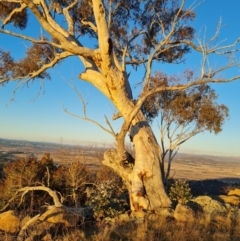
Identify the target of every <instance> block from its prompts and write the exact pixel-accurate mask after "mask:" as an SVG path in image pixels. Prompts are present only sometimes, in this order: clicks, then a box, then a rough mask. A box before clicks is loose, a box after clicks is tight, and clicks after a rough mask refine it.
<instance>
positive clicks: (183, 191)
mask: <svg viewBox="0 0 240 241" xmlns="http://www.w3.org/2000/svg"><path fill="white" fill-rule="evenodd" d="M169 197H170V199H171V200H173V201H177V202H178V203H182V204H186V203H187V202H188V201H189V200H190V199H191V198H192V194H191V188H190V187H189V184H188V183H187V182H186V180H176V181H175V182H174V183H173V184H172V186H171V188H170V191H169Z"/></svg>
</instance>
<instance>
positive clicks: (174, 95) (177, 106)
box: [141, 70, 229, 187]
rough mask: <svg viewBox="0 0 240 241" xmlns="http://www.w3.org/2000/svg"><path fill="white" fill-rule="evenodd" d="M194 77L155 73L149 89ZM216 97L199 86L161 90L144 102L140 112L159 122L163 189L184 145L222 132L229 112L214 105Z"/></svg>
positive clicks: (208, 87) (187, 73) (205, 88)
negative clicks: (175, 158) (198, 135)
mask: <svg viewBox="0 0 240 241" xmlns="http://www.w3.org/2000/svg"><path fill="white" fill-rule="evenodd" d="M193 76H194V72H193V71H190V70H186V71H185V73H184V74H183V75H182V76H167V75H165V74H163V73H160V72H158V73H156V74H155V76H153V77H152V78H151V81H150V85H151V87H150V88H152V89H153V88H156V87H157V86H158V85H159V84H161V85H166V84H168V83H169V82H175V83H181V82H182V78H183V79H185V80H191V79H192V78H193ZM217 97H218V96H217V94H216V93H215V91H214V90H213V89H212V88H211V87H210V86H209V85H206V84H202V85H198V86H193V87H190V88H188V89H186V90H174V91H169V90H163V91H161V92H158V93H155V94H153V95H151V96H149V97H148V98H147V99H146V101H145V102H144V103H143V105H142V108H141V109H142V111H143V113H144V115H145V116H146V118H147V120H148V121H149V122H153V120H157V123H158V127H159V131H160V133H159V135H160V146H161V149H162V153H161V163H160V168H161V171H162V178H163V181H164V184H165V187H166V186H167V183H168V179H169V175H170V171H171V164H172V161H173V159H174V157H175V156H176V154H177V153H178V151H179V148H180V146H181V145H182V144H183V143H185V142H186V141H188V140H189V139H190V138H192V137H194V136H196V135H197V134H199V133H201V132H205V131H209V132H213V133H214V134H218V133H219V132H221V131H222V125H223V124H224V121H225V120H226V118H227V117H228V116H229V114H228V112H229V111H228V108H227V106H225V105H223V104H218V103H217V102H216V100H217ZM153 123H155V122H153ZM173 175H174V174H173Z"/></svg>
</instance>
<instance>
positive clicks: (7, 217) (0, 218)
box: [0, 210, 20, 233]
mask: <svg viewBox="0 0 240 241" xmlns="http://www.w3.org/2000/svg"><path fill="white" fill-rule="evenodd" d="M19 226H20V219H19V218H18V217H17V216H16V215H15V214H14V211H13V210H9V211H7V212H4V213H1V214H0V229H1V230H3V231H5V232H8V233H15V232H17V231H19Z"/></svg>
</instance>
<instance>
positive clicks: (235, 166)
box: [0, 138, 240, 182]
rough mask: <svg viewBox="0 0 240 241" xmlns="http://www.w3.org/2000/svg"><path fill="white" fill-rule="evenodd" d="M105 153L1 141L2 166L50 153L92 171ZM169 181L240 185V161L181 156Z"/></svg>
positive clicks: (87, 148) (59, 160)
mask: <svg viewBox="0 0 240 241" xmlns="http://www.w3.org/2000/svg"><path fill="white" fill-rule="evenodd" d="M103 151H104V149H103V148H102V147H97V146H73V145H62V144H56V143H48V142H31V141H20V140H7V139H1V138H0V161H1V164H3V163H4V162H6V161H11V160H15V159H17V158H26V157H27V156H31V155H35V156H36V157H37V158H38V159H41V157H42V156H43V155H44V154H45V153H47V152H48V153H50V154H51V157H52V158H53V160H54V162H56V163H58V164H61V163H64V162H70V161H76V160H79V161H81V162H85V163H86V165H87V166H89V168H98V167H100V165H101V160H100V159H101V158H100V157H101V153H103ZM66 154H67V158H66ZM170 177H173V178H174V179H187V180H206V179H217V180H222V181H226V182H240V157H235V156H210V155H196V154H192V153H191V154H189V153H178V154H177V156H176V157H175V159H174V160H173V162H172V168H171V173H170Z"/></svg>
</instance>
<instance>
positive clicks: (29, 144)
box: [0, 138, 240, 162]
mask: <svg viewBox="0 0 240 241" xmlns="http://www.w3.org/2000/svg"><path fill="white" fill-rule="evenodd" d="M63 146H64V147H71V146H72V147H74V146H78V147H81V148H83V149H85V150H87V149H93V148H97V149H102V147H95V146H94V147H92V146H91V147H90V146H84V145H70V144H69V145H68V144H58V143H54V142H38V141H28V140H12V139H3V138H0V151H1V149H3V148H16V149H18V148H20V149H23V147H25V148H26V149H29V148H34V149H35V148H36V149H38V150H39V149H42V150H44V149H59V148H61V147H63ZM176 159H184V160H191V161H204V162H206V161H213V162H215V161H218V162H219V161H220V162H221V161H223V162H225V161H229V162H240V156H214V155H200V154H192V153H178V154H177V155H176V157H175V160H176Z"/></svg>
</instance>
